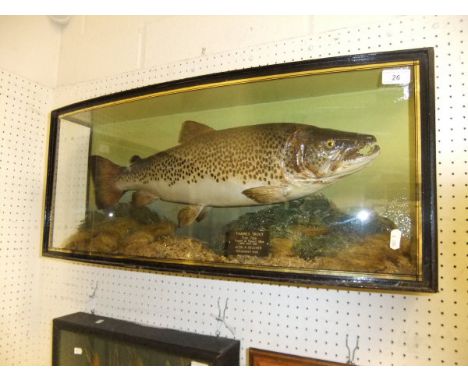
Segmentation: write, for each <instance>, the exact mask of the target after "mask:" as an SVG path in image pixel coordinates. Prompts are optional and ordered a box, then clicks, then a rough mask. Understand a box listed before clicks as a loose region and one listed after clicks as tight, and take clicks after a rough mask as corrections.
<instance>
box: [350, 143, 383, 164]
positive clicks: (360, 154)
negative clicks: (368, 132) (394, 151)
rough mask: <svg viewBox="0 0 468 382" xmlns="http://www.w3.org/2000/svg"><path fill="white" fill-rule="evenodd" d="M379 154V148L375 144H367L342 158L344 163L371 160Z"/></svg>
mask: <svg viewBox="0 0 468 382" xmlns="http://www.w3.org/2000/svg"><path fill="white" fill-rule="evenodd" d="M379 153H380V146H379V145H378V144H377V143H376V142H372V143H368V144H365V145H363V146H362V147H360V148H357V149H355V150H351V151H349V152H347V153H346V154H345V156H344V158H343V161H345V162H356V161H358V162H359V161H360V160H372V159H374V158H376V157H377V155H379Z"/></svg>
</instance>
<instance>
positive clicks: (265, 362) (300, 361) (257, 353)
mask: <svg viewBox="0 0 468 382" xmlns="http://www.w3.org/2000/svg"><path fill="white" fill-rule="evenodd" d="M248 356H249V366H351V365H350V364H346V363H340V362H331V361H324V360H321V359H315V358H308V357H300V356H297V355H292V354H285V353H277V352H272V351H268V350H261V349H255V348H250V349H249V350H248Z"/></svg>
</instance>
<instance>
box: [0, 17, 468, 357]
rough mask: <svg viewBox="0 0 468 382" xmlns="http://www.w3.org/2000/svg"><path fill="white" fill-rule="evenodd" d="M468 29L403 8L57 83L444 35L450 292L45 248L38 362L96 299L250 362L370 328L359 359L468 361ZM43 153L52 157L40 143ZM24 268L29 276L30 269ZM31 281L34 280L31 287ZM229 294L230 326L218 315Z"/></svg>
mask: <svg viewBox="0 0 468 382" xmlns="http://www.w3.org/2000/svg"><path fill="white" fill-rule="evenodd" d="M467 30H468V18H467V17H401V18H392V19H391V20H390V21H389V22H388V23H385V24H375V25H365V26H361V27H355V28H349V29H341V30H336V31H333V32H329V33H324V34H320V35H314V36H307V37H303V38H298V39H292V40H287V41H278V42H274V43H270V44H264V45H259V46H254V47H251V48H246V49H241V50H239V51H232V52H224V53H219V54H214V55H206V56H201V57H200V58H199V59H191V60H188V61H181V62H175V63H173V64H171V65H166V66H164V67H157V68H150V69H146V70H141V71H136V72H131V73H124V74H122V75H120V76H116V77H110V78H105V79H102V80H99V81H92V82H89V83H81V84H76V85H73V86H67V87H62V88H59V89H56V93H55V96H56V98H55V100H56V101H55V105H54V107H57V106H63V105H65V104H69V103H72V102H76V101H79V100H84V99H87V98H91V97H95V96H98V95H103V94H108V93H111V92H115V91H121V90H125V89H129V88H134V87H138V86H142V85H147V84H153V83H159V82H164V81H170V80H174V79H178V78H183V77H192V76H196V75H201V74H207V73H212V72H220V71H226V70H231V69H240V68H246V67H252V66H257V65H268V64H274V63H280V62H288V61H297V60H303V59H314V58H320V57H329V56H338V55H347V54H353V53H366V52H375V51H388V50H398V49H410V48H418V47H426V46H433V47H434V48H435V55H436V57H435V65H436V68H435V70H436V113H437V114H436V118H437V126H436V128H437V174H438V177H437V192H438V219H439V221H438V226H439V234H438V240H439V286H440V292H439V293H437V294H414V293H408V294H391V293H378V292H372V293H368V292H363V291H352V290H332V289H324V288H322V289H317V288H299V287H288V286H279V285H271V284H259V283H247V282H240V281H223V280H216V279H202V278H196V277H183V276H175V275H167V274H158V273H150V272H141V271H131V270H122V269H116V268H110V267H109V268H105V267H100V266H94V265H85V264H79V263H72V262H66V261H62V260H56V259H49V258H43V259H41V261H40V265H41V267H40V270H39V274H40V276H41V280H42V284H41V289H40V291H41V299H40V302H41V303H40V306H41V309H40V317H41V322H40V331H39V333H40V334H41V337H40V338H39V339H38V341H39V344H38V349H40V350H41V351H40V354H41V355H40V356H38V357H37V359H36V362H38V363H44V364H47V363H50V358H49V356H48V354H49V349H50V346H51V325H50V323H51V320H52V318H53V317H57V316H60V315H64V314H68V313H71V312H75V311H79V310H84V311H88V312H89V311H95V312H96V313H99V314H101V315H108V316H112V317H115V318H120V319H127V320H130V321H136V322H140V323H142V324H146V325H154V326H161V327H169V328H175V329H181V330H187V331H193V332H197V333H203V334H216V333H218V332H219V334H220V335H222V336H226V337H235V338H237V339H239V340H240V341H241V363H242V364H245V363H246V350H247V348H249V347H258V348H264V349H269V350H273V351H280V352H287V353H293V354H298V355H303V356H309V357H315V358H322V359H328V360H332V361H341V362H345V361H346V360H347V358H348V351H347V348H346V338H347V337H348V343H349V347H350V348H351V349H352V348H353V347H354V345H355V344H356V340H357V338H358V337H359V349H357V351H356V356H355V359H354V362H355V363H356V364H359V365H466V364H468V299H467V294H468V278H467V273H468V243H467V241H466V236H467V233H468V221H467V219H466V211H467V208H468V204H467V200H468V176H467V168H468V166H467V149H468V142H467V120H466V116H467V112H466V73H465V67H466V51H467V41H466V38H465V37H466V31H467ZM41 133H42V132H41ZM41 154H42V153H41ZM35 158H36V159H38V161H41V159H42V158H40V154H39V153H37V155H36V157H35ZM39 158H40V159H39ZM19 204H20V203H19ZM14 208H15V209H16V207H14ZM19 208H22V207H18V211H19ZM31 234H37V230H31ZM28 253H29V256H30V258H35V256H38V253H37V252H34V253H33V251H31V252H28ZM12 267H16V268H17V269H21V267H18V266H17V265H14V266H12ZM16 268H15V269H16ZM35 274H37V270H36V273H35ZM21 277H22V279H25V276H24V274H23V273H22V276H21ZM19 279H21V278H19ZM15 282H16V281H15ZM9 288H10V289H12V288H11V287H9ZM13 289H14V288H13ZM28 291H30V289H28V288H24V295H25V296H27V295H28ZM218 301H219V303H220V305H221V309H219V308H218ZM226 301H227V309H226V311H225V313H226V314H225V322H226V324H227V326H225V325H224V324H223V323H222V322H221V321H219V320H217V316H218V315H219V310H221V315H222V313H223V311H224V307H225V303H226ZM2 345H3V344H2ZM17 359H19V358H15V357H10V358H9V360H13V361H15V360H17Z"/></svg>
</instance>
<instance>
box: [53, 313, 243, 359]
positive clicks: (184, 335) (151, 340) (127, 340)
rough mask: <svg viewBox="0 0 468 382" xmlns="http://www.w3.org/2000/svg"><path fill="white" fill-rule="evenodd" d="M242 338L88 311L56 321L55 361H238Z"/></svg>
mask: <svg viewBox="0 0 468 382" xmlns="http://www.w3.org/2000/svg"><path fill="white" fill-rule="evenodd" d="M239 346H240V343H239V341H237V340H232V339H228V338H222V337H214V336H207V335H201V334H195V333H188V332H182V331H179V330H172V329H161V328H153V327H148V326H143V325H139V324H136V323H132V322H128V321H123V320H116V319H113V318H109V317H102V316H97V315H94V314H88V313H83V312H79V313H74V314H70V315H67V316H63V317H59V318H55V319H54V321H53V344H52V364H53V365H54V366H194V365H196V366H201V365H211V366H222V365H226V366H235V365H239V349H240V347H239Z"/></svg>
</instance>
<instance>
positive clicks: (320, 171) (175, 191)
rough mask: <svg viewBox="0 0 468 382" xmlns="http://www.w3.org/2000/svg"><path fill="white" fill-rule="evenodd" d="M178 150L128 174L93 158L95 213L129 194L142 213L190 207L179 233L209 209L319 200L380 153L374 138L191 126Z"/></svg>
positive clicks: (296, 127)
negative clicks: (159, 205) (152, 207)
mask: <svg viewBox="0 0 468 382" xmlns="http://www.w3.org/2000/svg"><path fill="white" fill-rule="evenodd" d="M179 143H180V144H179V145H178V146H175V147H172V148H170V149H168V150H165V151H162V152H159V153H156V154H154V155H152V156H150V157H147V158H145V159H141V158H139V157H133V158H132V163H131V165H130V166H129V167H127V168H126V167H121V166H118V165H116V164H114V163H112V162H111V161H109V160H107V159H105V158H103V157H101V156H96V155H94V156H91V158H90V166H91V172H92V176H93V179H94V184H95V196H96V205H97V207H98V208H99V209H105V208H109V207H112V206H114V205H115V204H117V203H118V202H119V200H120V198H121V197H122V195H123V194H124V193H125V192H127V191H134V194H133V196H132V203H133V205H134V206H135V207H141V206H144V205H147V204H149V203H151V202H152V201H154V200H156V199H161V200H164V201H168V202H177V203H183V204H187V205H188V206H187V207H186V208H183V209H182V210H180V211H179V214H178V224H179V227H181V226H185V225H190V224H192V223H193V222H195V221H196V220H201V219H202V218H203V217H204V214H205V213H206V210H205V209H206V207H209V206H212V207H241V206H254V205H265V204H273V203H281V202H286V201H290V200H295V199H299V198H302V197H304V196H307V195H310V194H312V193H315V192H316V191H318V190H320V189H322V188H323V187H325V186H327V185H329V184H331V183H333V182H336V181H337V180H339V179H341V178H343V177H345V176H348V175H351V174H353V173H355V172H356V171H359V170H361V169H362V168H364V167H365V166H367V165H369V164H370V163H371V162H372V161H373V160H374V159H375V158H376V157H377V156H378V154H379V151H380V148H379V146H378V145H377V142H376V139H375V137H374V136H372V135H365V134H357V133H351V132H344V131H337V130H330V129H323V128H319V127H315V126H311V125H305V124H297V123H267V124H259V125H251V126H241V127H234V128H230V129H225V130H214V129H212V128H210V127H208V126H206V125H203V124H200V123H197V122H193V121H186V122H184V124H183V126H182V129H181V131H180V136H179Z"/></svg>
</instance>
